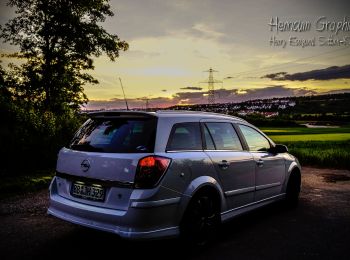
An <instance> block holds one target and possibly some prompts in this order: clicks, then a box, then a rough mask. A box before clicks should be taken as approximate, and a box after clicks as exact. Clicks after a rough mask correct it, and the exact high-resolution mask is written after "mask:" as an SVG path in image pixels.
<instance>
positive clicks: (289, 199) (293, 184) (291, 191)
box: [286, 173, 301, 207]
mask: <svg viewBox="0 0 350 260" xmlns="http://www.w3.org/2000/svg"><path fill="white" fill-rule="evenodd" d="M300 186H301V180H300V174H298V173H292V174H291V176H290V177H289V180H288V184H287V191H286V203H287V206H289V207H296V206H297V205H298V202H299V194H300Z"/></svg>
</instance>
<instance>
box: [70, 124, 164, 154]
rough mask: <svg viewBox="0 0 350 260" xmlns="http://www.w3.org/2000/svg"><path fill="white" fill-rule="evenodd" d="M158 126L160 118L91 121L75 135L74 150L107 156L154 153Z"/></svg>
mask: <svg viewBox="0 0 350 260" xmlns="http://www.w3.org/2000/svg"><path fill="white" fill-rule="evenodd" d="M156 127H157V119H156V118H137V119H134V118H133V119H127V118H117V119H105V118H103V119H100V118H98V119H89V120H88V121H86V122H85V124H84V125H83V126H82V127H81V128H80V129H79V130H78V132H77V133H76V134H75V136H74V138H73V140H72V142H71V144H70V148H71V149H73V150H79V151H90V152H103V153H148V152H150V153H151V152H153V151H154V142H155V136H156Z"/></svg>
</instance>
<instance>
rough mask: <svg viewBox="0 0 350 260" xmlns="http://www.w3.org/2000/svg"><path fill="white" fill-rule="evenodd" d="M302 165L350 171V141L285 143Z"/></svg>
mask: <svg viewBox="0 0 350 260" xmlns="http://www.w3.org/2000/svg"><path fill="white" fill-rule="evenodd" d="M284 144H285V145H287V146H288V149H289V152H290V153H291V154H293V155H295V156H296V157H297V158H298V159H299V161H300V163H301V165H310V166H317V167H329V168H339V169H350V163H349V161H350V141H349V140H348V141H331V142H330V141H306V142H284Z"/></svg>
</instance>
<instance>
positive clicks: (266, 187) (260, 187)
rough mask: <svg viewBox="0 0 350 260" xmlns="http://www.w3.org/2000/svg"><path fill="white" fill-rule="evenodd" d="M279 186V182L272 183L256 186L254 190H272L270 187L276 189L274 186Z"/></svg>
mask: <svg viewBox="0 0 350 260" xmlns="http://www.w3.org/2000/svg"><path fill="white" fill-rule="evenodd" d="M280 185H281V183H280V182H274V183H269V184H264V185H259V186H256V187H255V190H264V189H268V188H272V187H276V186H280Z"/></svg>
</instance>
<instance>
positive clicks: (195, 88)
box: [181, 86, 203, 90]
mask: <svg viewBox="0 0 350 260" xmlns="http://www.w3.org/2000/svg"><path fill="white" fill-rule="evenodd" d="M181 89H188V90H202V89H203V88H200V87H190V86H188V87H184V88H181Z"/></svg>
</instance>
